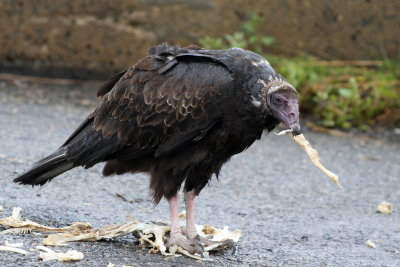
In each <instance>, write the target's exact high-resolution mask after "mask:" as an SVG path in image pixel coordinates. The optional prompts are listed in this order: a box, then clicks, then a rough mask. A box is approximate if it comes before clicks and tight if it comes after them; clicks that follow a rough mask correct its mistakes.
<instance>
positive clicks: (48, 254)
mask: <svg viewBox="0 0 400 267" xmlns="http://www.w3.org/2000/svg"><path fill="white" fill-rule="evenodd" d="M36 249H38V250H41V251H44V252H41V253H40V255H39V257H40V258H41V259H42V260H43V261H51V260H58V261H80V260H82V259H83V257H84V256H83V253H82V252H79V251H76V250H68V251H67V252H65V253H64V252H55V251H54V250H51V249H49V248H46V247H45V246H37V247H36Z"/></svg>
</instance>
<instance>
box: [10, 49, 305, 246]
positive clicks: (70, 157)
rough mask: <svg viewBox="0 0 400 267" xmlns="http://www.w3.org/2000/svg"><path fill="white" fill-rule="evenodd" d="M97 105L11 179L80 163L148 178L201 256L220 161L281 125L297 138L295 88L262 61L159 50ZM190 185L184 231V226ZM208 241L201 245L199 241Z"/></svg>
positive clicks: (182, 237)
mask: <svg viewBox="0 0 400 267" xmlns="http://www.w3.org/2000/svg"><path fill="white" fill-rule="evenodd" d="M98 96H100V97H101V101H100V104H99V105H98V106H97V108H96V109H95V110H94V111H93V112H92V113H91V115H90V116H88V117H87V118H86V120H85V121H83V122H82V124H81V125H80V126H79V127H78V128H77V129H76V130H75V131H74V132H73V133H72V135H71V136H70V137H69V138H68V139H67V140H66V141H65V143H64V144H63V145H62V146H61V147H60V148H59V149H58V150H56V151H55V152H54V153H52V154H51V155H49V156H48V157H46V158H44V159H42V160H40V161H39V162H37V163H36V164H35V165H34V166H33V168H32V169H31V170H29V171H27V172H26V173H24V174H22V175H21V176H19V177H18V178H16V179H15V180H14V181H15V182H18V183H21V184H29V185H43V184H45V183H46V182H48V181H50V180H51V179H53V178H54V177H56V176H58V175H60V174H61V173H63V172H66V171H68V170H70V169H72V168H74V167H77V166H82V167H84V168H90V167H92V166H93V165H95V164H97V163H100V162H105V163H106V164H105V166H104V169H103V174H104V175H105V176H108V175H112V174H123V173H136V172H146V173H149V174H150V189H151V192H152V197H153V200H154V202H155V203H158V202H159V201H160V200H161V199H162V198H163V197H165V198H166V199H167V200H168V203H169V207H170V216H171V234H170V239H169V241H168V243H167V246H170V245H173V244H176V245H179V246H181V247H182V248H184V249H186V250H188V251H189V252H191V253H195V252H201V246H200V244H199V237H198V235H197V232H196V228H195V220H194V212H193V211H194V199H195V197H196V196H197V195H198V194H199V193H200V191H201V190H202V189H203V188H204V186H205V185H206V184H207V183H208V182H209V181H210V178H211V176H212V174H215V175H216V176H218V174H219V172H220V169H221V167H222V165H223V164H224V163H225V162H226V161H228V160H229V158H230V157H232V156H233V155H235V154H238V153H240V152H242V151H243V150H245V149H246V148H248V147H249V146H250V145H252V144H253V142H254V141H255V140H257V139H260V137H261V135H262V133H263V131H264V130H266V131H268V132H269V131H271V130H272V129H274V128H275V127H276V126H277V125H278V124H279V123H280V122H282V123H284V124H285V125H286V126H287V127H289V128H291V129H292V130H293V133H294V134H298V133H299V132H300V125H299V111H298V109H299V104H298V94H297V91H296V89H295V88H294V87H293V86H291V85H290V84H289V83H288V82H286V81H285V79H284V78H283V77H282V76H281V75H279V74H278V73H277V72H275V71H274V69H273V68H272V67H271V65H270V64H269V63H268V61H267V60H265V59H264V58H263V57H262V56H260V55H258V54H256V53H253V52H251V51H247V50H243V49H239V48H231V49H227V50H205V49H202V48H199V47H196V46H189V47H186V48H181V47H178V46H171V45H168V44H162V45H160V46H157V47H151V48H150V49H149V50H148V55H147V56H146V57H144V58H143V59H141V60H139V61H138V62H137V63H136V64H135V65H133V66H132V67H131V68H130V69H128V70H126V71H123V72H121V73H118V74H116V75H115V76H113V77H111V78H110V79H109V80H108V81H107V82H106V83H105V84H104V86H103V87H101V88H100V90H99V92H98ZM181 186H183V191H184V200H185V206H186V214H187V219H186V226H187V227H186V231H182V230H181V228H180V226H179V221H178V191H179V189H180V187H181ZM202 242H203V241H202Z"/></svg>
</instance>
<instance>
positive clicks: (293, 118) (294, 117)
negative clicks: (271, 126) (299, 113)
mask: <svg viewBox="0 0 400 267" xmlns="http://www.w3.org/2000/svg"><path fill="white" fill-rule="evenodd" d="M288 119H289V121H290V122H295V121H296V114H295V113H294V112H291V113H289V115H288Z"/></svg>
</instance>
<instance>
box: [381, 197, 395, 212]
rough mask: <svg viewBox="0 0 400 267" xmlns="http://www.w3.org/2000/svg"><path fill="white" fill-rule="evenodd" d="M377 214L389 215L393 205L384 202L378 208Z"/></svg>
mask: <svg viewBox="0 0 400 267" xmlns="http://www.w3.org/2000/svg"><path fill="white" fill-rule="evenodd" d="M378 212H380V213H383V214H391V213H392V212H393V205H392V204H390V203H389V202H386V201H385V200H384V201H382V202H381V204H379V206H378Z"/></svg>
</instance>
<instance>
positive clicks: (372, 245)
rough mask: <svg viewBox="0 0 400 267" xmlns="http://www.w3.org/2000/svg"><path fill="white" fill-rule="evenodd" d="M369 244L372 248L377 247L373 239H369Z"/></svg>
mask: <svg viewBox="0 0 400 267" xmlns="http://www.w3.org/2000/svg"><path fill="white" fill-rule="evenodd" d="M367 246H368V247H370V248H376V245H375V243H374V242H372V241H371V240H367Z"/></svg>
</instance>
